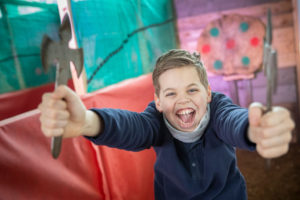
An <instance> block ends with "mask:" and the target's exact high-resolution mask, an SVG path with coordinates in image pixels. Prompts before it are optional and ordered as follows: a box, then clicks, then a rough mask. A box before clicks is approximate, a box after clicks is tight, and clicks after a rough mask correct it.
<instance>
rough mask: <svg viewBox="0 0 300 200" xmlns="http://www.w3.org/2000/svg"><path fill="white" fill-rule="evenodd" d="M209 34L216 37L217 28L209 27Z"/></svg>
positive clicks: (217, 33)
mask: <svg viewBox="0 0 300 200" xmlns="http://www.w3.org/2000/svg"><path fill="white" fill-rule="evenodd" d="M210 35H211V36H213V37H218V36H219V29H218V28H216V27H214V28H211V29H210Z"/></svg>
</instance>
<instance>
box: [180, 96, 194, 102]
mask: <svg viewBox="0 0 300 200" xmlns="http://www.w3.org/2000/svg"><path fill="white" fill-rule="evenodd" d="M190 101H191V100H190V98H188V97H186V96H183V97H181V98H179V99H178V101H177V103H179V104H186V103H189V102H190Z"/></svg>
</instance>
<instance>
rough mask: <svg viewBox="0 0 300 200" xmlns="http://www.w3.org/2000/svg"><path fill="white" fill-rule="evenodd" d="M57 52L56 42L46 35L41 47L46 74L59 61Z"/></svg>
mask: <svg viewBox="0 0 300 200" xmlns="http://www.w3.org/2000/svg"><path fill="white" fill-rule="evenodd" d="M57 50H58V49H57V47H56V45H55V42H54V41H53V40H51V38H49V37H48V36H47V35H44V37H43V41H42V45H41V60H42V66H43V69H44V71H45V72H47V71H48V69H49V67H50V66H51V65H52V64H53V63H54V61H55V60H56V59H57V58H56V56H55V55H56V54H57Z"/></svg>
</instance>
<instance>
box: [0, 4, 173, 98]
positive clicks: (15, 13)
mask: <svg viewBox="0 0 300 200" xmlns="http://www.w3.org/2000/svg"><path fill="white" fill-rule="evenodd" d="M0 6H1V14H0V43H1V45H0V93H5V92H10V91H16V90H19V89H23V88H29V87H34V86H39V85H41V84H45V83H48V82H53V81H54V80H55V69H54V68H53V69H51V70H50V71H49V72H48V73H47V74H46V73H45V72H43V70H42V67H41V60H40V43H41V40H42V36H43V35H44V34H48V35H49V36H50V37H52V38H53V39H56V40H57V39H58V36H57V31H58V28H59V15H58V9H57V5H56V4H45V3H37V2H29V1H21V0H12V1H8V0H6V1H5V0H0ZM71 8H72V12H73V19H74V25H75V32H76V36H77V39H78V45H79V46H80V47H82V48H83V50H84V67H85V70H86V72H87V78H88V80H89V82H88V92H92V91H95V90H97V89H100V88H103V87H105V86H107V85H111V84H114V83H117V82H119V81H122V80H124V79H127V78H132V77H137V76H139V75H142V74H145V73H149V72H151V71H152V70H153V66H154V63H155V60H156V58H157V57H158V56H159V55H161V54H162V53H163V52H165V51H166V50H168V49H172V48H176V37H175V29H174V23H175V21H174V16H173V15H174V14H173V9H172V0H160V1H152V0H126V1H120V0H82V1H81V0H71Z"/></svg>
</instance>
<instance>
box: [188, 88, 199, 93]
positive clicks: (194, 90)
mask: <svg viewBox="0 0 300 200" xmlns="http://www.w3.org/2000/svg"><path fill="white" fill-rule="evenodd" d="M197 91H198V89H196V88H192V89H189V90H188V92H189V93H194V92H197Z"/></svg>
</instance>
